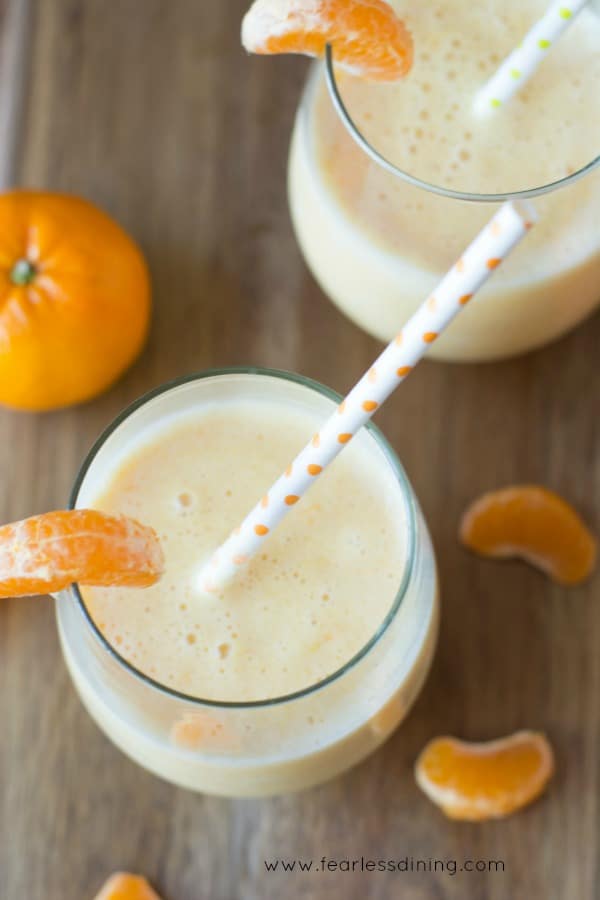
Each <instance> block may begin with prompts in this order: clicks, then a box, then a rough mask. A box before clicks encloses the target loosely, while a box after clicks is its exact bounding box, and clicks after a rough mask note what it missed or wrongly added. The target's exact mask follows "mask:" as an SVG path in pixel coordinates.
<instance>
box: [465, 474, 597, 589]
mask: <svg viewBox="0 0 600 900" xmlns="http://www.w3.org/2000/svg"><path fill="white" fill-rule="evenodd" d="M460 538H461V540H462V542H463V544H465V546H467V547H469V549H471V550H474V551H475V552H476V553H479V554H481V555H482V556H492V557H497V558H507V557H511V556H518V557H521V558H522V559H524V560H526V561H527V562H529V563H531V564H532V565H534V566H537V567H538V568H539V569H542V571H544V572H546V573H547V574H548V575H549V576H550V577H551V578H553V579H554V580H555V581H557V582H559V584H579V583H580V582H582V581H584V580H585V579H586V578H587V577H588V576H589V575H590V574H591V572H592V570H593V568H594V563H595V561H596V551H597V544H596V540H595V538H594V536H593V535H592V534H591V532H590V531H589V530H588V528H587V527H586V525H585V524H584V522H583V521H582V520H581V518H580V517H579V516H578V514H577V513H576V512H575V510H574V509H573V507H572V506H570V505H569V504H568V503H567V502H566V501H565V500H563V499H562V497H559V496H558V494H555V493H554V492H553V491H549V490H548V489H547V488H544V487H539V486H537V485H517V486H515V487H508V488H504V489H502V490H499V491H493V492H491V493H489V494H484V495H483V496H482V497H480V499H479V500H476V501H475V502H474V503H473V504H472V505H471V506H470V507H469V508H468V509H467V511H466V512H465V514H464V516H463V518H462V521H461V525H460Z"/></svg>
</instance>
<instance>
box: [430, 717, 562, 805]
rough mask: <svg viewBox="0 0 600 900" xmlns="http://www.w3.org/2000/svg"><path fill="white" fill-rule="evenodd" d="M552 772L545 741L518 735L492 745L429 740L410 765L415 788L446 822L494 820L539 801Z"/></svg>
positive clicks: (532, 735)
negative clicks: (442, 815)
mask: <svg viewBox="0 0 600 900" xmlns="http://www.w3.org/2000/svg"><path fill="white" fill-rule="evenodd" d="M553 772H554V755H553V753H552V748H551V746H550V744H549V743H548V740H547V738H546V737H545V736H544V735H543V734H538V733H537V732H533V731H519V732H517V733H516V734H513V735H510V736H509V737H506V738H501V739H500V740H497V741H488V742H486V743H468V742H466V741H459V740H457V739H456V738H452V737H440V738H436V739H435V740H433V741H431V742H430V743H429V744H428V745H427V746H426V747H425V749H424V750H423V752H422V753H421V755H420V757H419V759H418V760H417V764H416V767H415V776H416V779H417V784H418V785H419V787H420V788H421V789H422V790H423V791H424V792H425V793H426V794H427V796H428V797H429V798H430V800H432V801H433V802H434V803H435V804H437V805H438V806H439V807H440V808H441V809H442V810H443V812H444V813H445V814H446V815H447V816H448V817H449V818H451V819H463V820H465V821H469V822H477V821H482V820H484V819H498V818H502V817H504V816H507V815H509V814H510V813H513V812H515V811H516V810H518V809H520V808H521V807H523V806H526V805H527V804H528V803H531V802H532V801H533V800H535V798H536V797H538V796H539V795H540V794H541V793H542V791H543V790H544V788H545V787H546V784H547V783H548V781H549V779H550V778H551V776H552V774H553Z"/></svg>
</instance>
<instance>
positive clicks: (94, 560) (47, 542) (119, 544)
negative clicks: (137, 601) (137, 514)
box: [0, 509, 164, 597]
mask: <svg viewBox="0 0 600 900" xmlns="http://www.w3.org/2000/svg"><path fill="white" fill-rule="evenodd" d="M163 566H164V559H163V554H162V549H161V546H160V543H159V540H158V537H157V535H156V533H155V532H154V530H153V529H152V528H149V527H148V526H147V525H142V524H140V523H139V522H136V521H135V520H134V519H130V518H128V517H127V516H111V515H107V514H106V513H102V512H98V511H97V510H93V509H76V510H60V511H57V512H50V513H44V514H43V515H40V516H33V517H32V518H30V519H24V520H23V521H21V522H15V523H13V524H11V525H4V526H1V527H0V597H17V596H26V595H29V594H41V593H51V592H55V591H59V590H62V589H63V588H66V587H68V586H69V585H70V584H72V583H73V582H80V583H82V584H87V585H96V586H104V587H111V586H124V587H148V586H150V585H152V584H155V583H156V582H157V581H158V579H159V578H160V576H161V574H162V571H163Z"/></svg>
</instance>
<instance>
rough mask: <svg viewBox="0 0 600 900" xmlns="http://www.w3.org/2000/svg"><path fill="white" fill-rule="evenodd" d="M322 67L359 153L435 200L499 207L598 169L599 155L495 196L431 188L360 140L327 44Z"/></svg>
mask: <svg viewBox="0 0 600 900" xmlns="http://www.w3.org/2000/svg"><path fill="white" fill-rule="evenodd" d="M324 66H325V80H326V82H327V87H328V90H329V95H330V97H331V99H332V102H333V105H334V107H335V109H336V112H337V114H338V116H339V117H340V119H341V121H342V124H343V125H344V126H345V128H346V130H347V131H348V133H349V134H350V136H351V137H352V138H353V140H354V141H355V142H356V143H357V144H358V146H359V147H360V148H361V149H362V150H363V152H364V153H366V154H367V156H369V157H370V158H371V159H372V160H373V162H375V163H377V165H379V166H380V167H381V168H383V169H385V170H386V171H387V172H390V173H391V174H392V175H394V176H396V177H397V178H401V179H402V180H403V181H406V182H407V183H408V184H411V185H412V186H413V187H417V188H421V189H422V190H425V191H428V192H429V193H431V194H438V195H439V196H441V197H447V198H448V199H450V200H466V201H468V202H471V203H502V202H503V201H505V200H530V199H533V198H534V197H541V196H543V195H544V194H551V193H553V192H554V191H557V190H559V189H560V188H563V187H567V186H568V185H570V184H574V182H576V181H579V180H580V179H581V178H584V177H585V176H586V175H588V174H589V173H590V172H593V171H594V169H596V168H598V166H600V153H599V154H598V155H597V156H596V157H594V158H593V159H592V160H590V162H588V163H586V164H585V165H584V166H582V167H581V168H580V169H577V171H576V172H572V173H571V174H570V175H565V177H564V178H559V179H558V180H557V181H550V182H548V183H547V184H542V185H539V186H538V187H532V188H525V189H524V190H519V191H503V192H501V193H497V194H478V193H473V192H470V191H457V190H453V189H451V188H447V187H444V186H443V185H441V184H434V183H433V182H429V181H425V180H424V179H422V178H417V176H416V175H411V173H410V172H407V171H406V170H405V169H400V168H399V167H398V166H396V165H394V163H393V162H391V161H390V160H389V159H387V158H386V157H385V156H383V154H381V153H380V152H379V151H378V150H377V149H376V148H375V147H374V146H373V145H372V144H371V142H370V141H369V140H367V138H366V137H365V136H364V134H363V133H362V131H361V130H360V128H359V127H358V125H357V124H356V122H355V121H354V119H353V118H352V116H351V114H350V111H349V110H348V107H347V106H346V104H345V103H344V100H343V98H342V94H341V91H340V87H339V84H338V81H337V78H336V74H335V64H334V59H333V48H332V46H331V44H327V45H326V47H325V61H324Z"/></svg>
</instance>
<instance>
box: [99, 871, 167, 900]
mask: <svg viewBox="0 0 600 900" xmlns="http://www.w3.org/2000/svg"><path fill="white" fill-rule="evenodd" d="M95 900H160V897H159V896H158V894H157V893H156V892H155V891H153V890H152V888H151V887H150V885H149V884H148V882H147V881H146V879H145V878H142V876H141V875H131V874H130V873H129V872H115V874H114V875H111V877H110V878H109V879H108V881H107V882H106V884H105V885H104V887H102V888H101V890H100V893H98V894H96V897H95Z"/></svg>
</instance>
